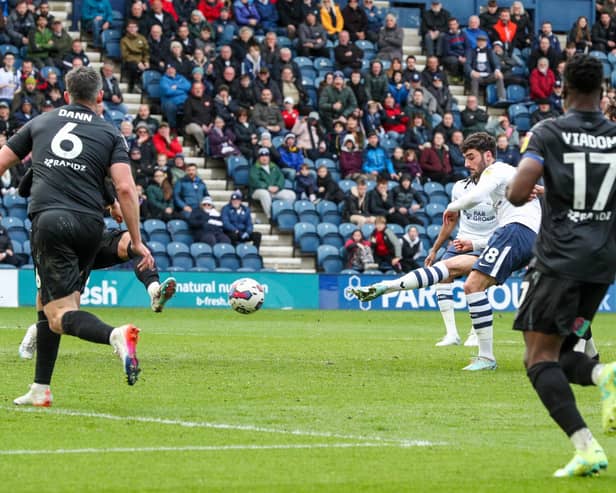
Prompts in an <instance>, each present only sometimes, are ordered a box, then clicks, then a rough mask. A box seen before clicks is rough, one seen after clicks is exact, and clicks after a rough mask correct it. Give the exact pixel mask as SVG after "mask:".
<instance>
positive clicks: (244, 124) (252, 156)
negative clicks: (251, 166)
mask: <svg viewBox="0 0 616 493" xmlns="http://www.w3.org/2000/svg"><path fill="white" fill-rule="evenodd" d="M233 133H234V134H235V145H236V146H237V147H238V149H239V150H240V152H241V154H242V156H244V157H245V158H246V159H247V160H248V161H251V162H254V161H255V160H256V159H257V153H256V152H255V151H256V149H257V141H258V140H259V137H258V130H257V127H256V125H255V124H254V123H252V122H251V121H249V120H248V110H246V109H245V108H240V109H239V110H238V112H237V120H236V121H235V122H234V124H233Z"/></svg>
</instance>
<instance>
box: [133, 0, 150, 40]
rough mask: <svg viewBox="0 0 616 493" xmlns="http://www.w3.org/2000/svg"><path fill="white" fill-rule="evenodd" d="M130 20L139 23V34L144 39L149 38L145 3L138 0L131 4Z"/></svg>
mask: <svg viewBox="0 0 616 493" xmlns="http://www.w3.org/2000/svg"><path fill="white" fill-rule="evenodd" d="M128 20H129V21H135V22H136V23H137V27H138V31H139V34H141V35H142V36H143V37H147V36H148V35H149V34H150V31H149V29H148V18H147V15H146V9H145V3H144V2H142V1H140V0H136V1H134V2H133V3H132V4H131V6H130V12H129V15H128Z"/></svg>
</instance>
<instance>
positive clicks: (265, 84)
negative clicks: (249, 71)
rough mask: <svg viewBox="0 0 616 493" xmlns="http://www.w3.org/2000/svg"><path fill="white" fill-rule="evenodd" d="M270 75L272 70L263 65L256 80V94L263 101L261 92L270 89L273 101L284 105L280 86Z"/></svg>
mask: <svg viewBox="0 0 616 493" xmlns="http://www.w3.org/2000/svg"><path fill="white" fill-rule="evenodd" d="M283 71H284V68H283ZM270 75H271V74H270V71H269V69H268V68H267V67H261V68H260V69H259V74H258V77H257V78H256V79H255V81H254V87H255V95H256V96H257V100H259V101H261V100H262V97H261V93H262V92H263V90H264V89H269V91H270V93H271V98H272V102H273V103H274V104H276V105H278V106H282V101H283V99H282V94H281V93H280V86H279V85H278V83H277V82H276V81H275V80H274V79H273V78H272V77H271V76H270Z"/></svg>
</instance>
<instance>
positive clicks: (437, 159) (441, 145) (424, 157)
mask: <svg viewBox="0 0 616 493" xmlns="http://www.w3.org/2000/svg"><path fill="white" fill-rule="evenodd" d="M419 164H420V165H421V169H422V171H423V176H424V177H426V178H430V179H431V180H432V181H438V182H439V183H443V184H444V183H449V182H451V181H455V176H454V175H453V169H452V167H451V163H450V162H449V151H448V150H447V146H445V137H444V136H443V134H442V133H440V132H435V134H434V137H432V145H431V146H430V147H425V148H424V150H423V151H421V155H420V156H419Z"/></svg>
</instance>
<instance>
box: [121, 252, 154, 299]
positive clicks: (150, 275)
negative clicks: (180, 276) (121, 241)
mask: <svg viewBox="0 0 616 493" xmlns="http://www.w3.org/2000/svg"><path fill="white" fill-rule="evenodd" d="M126 251H127V253H128V258H129V259H131V260H133V265H134V270H135V276H136V277H137V279H139V281H140V282H141V284H143V285H144V286H145V288H146V289H148V287H149V286H150V284H152V283H153V282H160V277H159V276H158V268H157V267H156V265H154V268H153V269H145V270H142V271H140V270H139V269H138V268H137V265H139V262H141V258H142V257H141V256H140V255H135V253H134V252H133V249H132V242H129V243H128V247H127V248H126ZM148 293H149V291H148Z"/></svg>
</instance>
